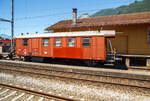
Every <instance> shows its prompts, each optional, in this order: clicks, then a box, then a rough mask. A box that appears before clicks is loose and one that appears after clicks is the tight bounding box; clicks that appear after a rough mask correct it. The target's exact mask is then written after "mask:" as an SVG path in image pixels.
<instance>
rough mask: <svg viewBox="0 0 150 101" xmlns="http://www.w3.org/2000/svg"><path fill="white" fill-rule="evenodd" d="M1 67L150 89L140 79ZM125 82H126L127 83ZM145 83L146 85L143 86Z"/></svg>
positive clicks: (149, 83)
mask: <svg viewBox="0 0 150 101" xmlns="http://www.w3.org/2000/svg"><path fill="white" fill-rule="evenodd" d="M1 65H3V66H4V67H0V69H1V70H3V71H14V72H22V73H28V74H34V75H43V76H52V77H58V78H66V79H74V80H83V81H90V82H98V83H107V84H114V85H122V86H131V87H140V88H147V89H150V86H149V85H150V80H143V79H139V78H127V77H120V76H118V77H117V76H110V75H93V74H88V73H79V72H73V71H60V70H51V69H49V68H41V67H33V66H30V67H29V66H25V65H22V66H20V65H19V66H18V65H16V64H14V65H12V64H1ZM10 66H11V67H10ZM12 66H13V68H12ZM20 67H21V68H20ZM123 81H125V82H126V83H125V82H123ZM129 82H130V83H129ZM137 83H139V85H136V84H137ZM143 83H144V85H142V84H143Z"/></svg>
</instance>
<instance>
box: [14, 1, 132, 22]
mask: <svg viewBox="0 0 150 101" xmlns="http://www.w3.org/2000/svg"><path fill="white" fill-rule="evenodd" d="M129 1H131V0H129ZM125 2H127V1H125ZM112 3H122V2H109V3H101V4H103V5H108V4H112ZM61 9H62V8H61ZM49 10H50V9H49ZM98 10H101V9H100V8H97V9H90V10H79V11H78V13H84V12H85V13H88V12H90V11H98ZM69 14H71V12H70V11H69V12H63V13H55V14H46V15H38V16H28V17H27V16H26V17H20V18H16V19H15V20H16V21H19V20H31V19H39V18H45V17H49V16H53V17H55V16H58V15H69Z"/></svg>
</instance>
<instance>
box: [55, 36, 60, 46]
mask: <svg viewBox="0 0 150 101" xmlns="http://www.w3.org/2000/svg"><path fill="white" fill-rule="evenodd" d="M55 46H56V47H60V46H61V39H60V38H57V39H55Z"/></svg>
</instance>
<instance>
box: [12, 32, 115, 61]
mask: <svg viewBox="0 0 150 101" xmlns="http://www.w3.org/2000/svg"><path fill="white" fill-rule="evenodd" d="M114 36H115V31H113V30H102V31H84V32H60V33H44V34H27V35H20V36H16V37H15V40H16V55H18V56H23V57H25V58H29V57H43V58H44V57H50V58H61V59H80V60H88V61H89V60H92V61H99V60H101V61H106V60H107V56H108V54H107V52H106V39H107V38H110V37H114Z"/></svg>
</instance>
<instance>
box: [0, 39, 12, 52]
mask: <svg viewBox="0 0 150 101" xmlns="http://www.w3.org/2000/svg"><path fill="white" fill-rule="evenodd" d="M10 44H11V40H0V53H5V52H7V53H8V52H9V48H10Z"/></svg>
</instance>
